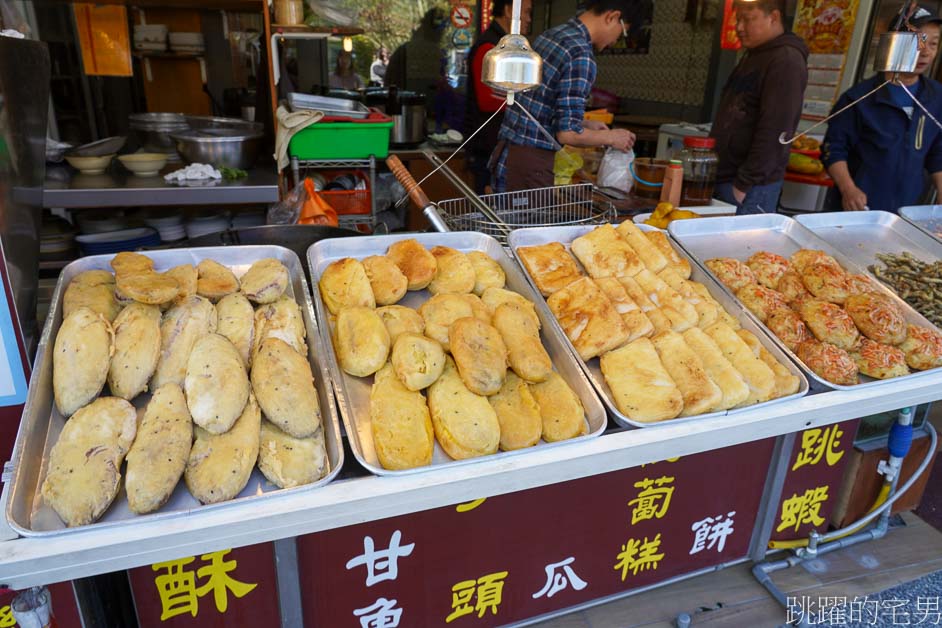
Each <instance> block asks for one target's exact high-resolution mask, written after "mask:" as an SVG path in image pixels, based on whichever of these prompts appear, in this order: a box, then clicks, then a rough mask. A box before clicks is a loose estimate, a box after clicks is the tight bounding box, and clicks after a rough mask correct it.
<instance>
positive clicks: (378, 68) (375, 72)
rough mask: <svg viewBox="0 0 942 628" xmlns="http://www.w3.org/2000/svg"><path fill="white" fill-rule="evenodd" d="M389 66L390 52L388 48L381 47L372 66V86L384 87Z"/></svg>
mask: <svg viewBox="0 0 942 628" xmlns="http://www.w3.org/2000/svg"><path fill="white" fill-rule="evenodd" d="M388 65H389V51H388V50H386V46H380V47H379V50H377V51H376V58H375V59H373V64H372V65H371V66H370V85H375V86H377V87H382V86H383V85H384V83H385V81H386V66H388Z"/></svg>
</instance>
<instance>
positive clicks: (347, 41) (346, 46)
mask: <svg viewBox="0 0 942 628" xmlns="http://www.w3.org/2000/svg"><path fill="white" fill-rule="evenodd" d="M343 50H344V52H353V38H352V37H344V38H343Z"/></svg>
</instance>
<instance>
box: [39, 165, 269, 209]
mask: <svg viewBox="0 0 942 628" xmlns="http://www.w3.org/2000/svg"><path fill="white" fill-rule="evenodd" d="M182 167H183V164H168V165H167V167H165V168H164V169H163V170H162V171H161V172H160V176H156V177H137V176H134V175H132V174H131V173H130V172H127V171H126V170H124V168H122V167H121V166H120V165H118V164H116V163H113V164H112V165H111V168H110V169H109V170H107V171H106V172H105V173H104V174H100V175H88V174H81V173H79V172H76V171H75V170H73V169H71V168H69V167H66V166H59V167H50V168H47V170H46V181H45V183H44V185H43V207H64V208H67V209H78V208H83V207H129V206H140V205H145V206H154V205H235V204H240V203H274V202H275V201H277V200H278V175H277V174H276V173H275V167H274V165H269V166H262V167H256V168H253V169H251V170H249V171H248V173H249V176H248V177H246V178H244V179H238V180H235V181H227V180H225V179H223V180H219V181H191V182H189V183H184V184H177V183H168V182H166V181H164V179H163V176H162V175H164V174H166V173H168V172H172V171H174V170H176V169H178V168H182Z"/></svg>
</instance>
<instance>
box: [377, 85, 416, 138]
mask: <svg viewBox="0 0 942 628" xmlns="http://www.w3.org/2000/svg"><path fill="white" fill-rule="evenodd" d="M386 115H388V116H391V117H392V119H393V128H392V131H391V132H390V133H391V134H390V137H389V141H390V143H392V144H399V145H403V144H421V143H422V142H423V141H425V95H423V94H419V93H416V92H404V91H399V90H397V89H396V88H395V87H391V88H390V89H389V98H388V100H387V103H386Z"/></svg>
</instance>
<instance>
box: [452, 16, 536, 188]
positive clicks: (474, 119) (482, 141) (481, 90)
mask: <svg viewBox="0 0 942 628" xmlns="http://www.w3.org/2000/svg"><path fill="white" fill-rule="evenodd" d="M512 4H513V0H494V13H493V16H494V19H493V20H491V24H490V26H488V27H487V29H485V30H484V32H482V33H481V35H480V37H478V39H477V41H476V42H474V46H473V47H472V48H471V50H470V51H469V52H468V62H469V64H470V65H469V67H468V71H469V76H468V102H467V105H466V107H465V124H464V129H465V134H466V135H470V134H471V133H473V132H474V131H475V130H476V129H478V128H479V127H480V126H481V125H482V124H484V123H485V122H486V121H487V120H488V118H490V117H491V116H492V115H493V114H494V112H495V111H497V110H498V109H499V108H500V106H501V104H503V102H504V98H503V97H502V96H500V95H498V94H495V93H494V92H493V91H492V90H491V88H490V87H488V86H487V85H485V84H484V83H482V82H481V72H482V70H483V66H484V55H485V54H487V52H488V51H489V50H490V49H492V48H493V47H494V46H496V45H497V42H499V41H500V38H501V37H503V36H504V35H506V34H507V33H509V32H510V20H511V17H512V7H511V5H512ZM532 13H533V2H532V0H523V2H521V3H520V32H521V33H522V34H524V35H525V34H527V33H529V32H530V21H531V17H532ZM503 120H504V114H503V112H501V113H499V114H497V116H496V117H495V118H494V119H493V120H491V121H490V122H489V123H488V125H487V126H486V127H484V128H483V129H481V130H480V131H478V133H477V135H475V136H474V137H473V138H472V139H471V140H470V141H469V142H468V145H467V146H466V147H465V148H466V150H467V153H466V154H467V155H468V158H469V159H468V162H469V164H470V169H471V172H472V174H473V175H474V191H475V192H477V193H478V194H485V193H487V192H488V188H489V187H490V182H491V171H490V170H489V169H488V167H487V162H488V159H490V156H491V151H492V150H494V146H496V145H497V135H498V133H499V132H500V125H501V122H503Z"/></svg>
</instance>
